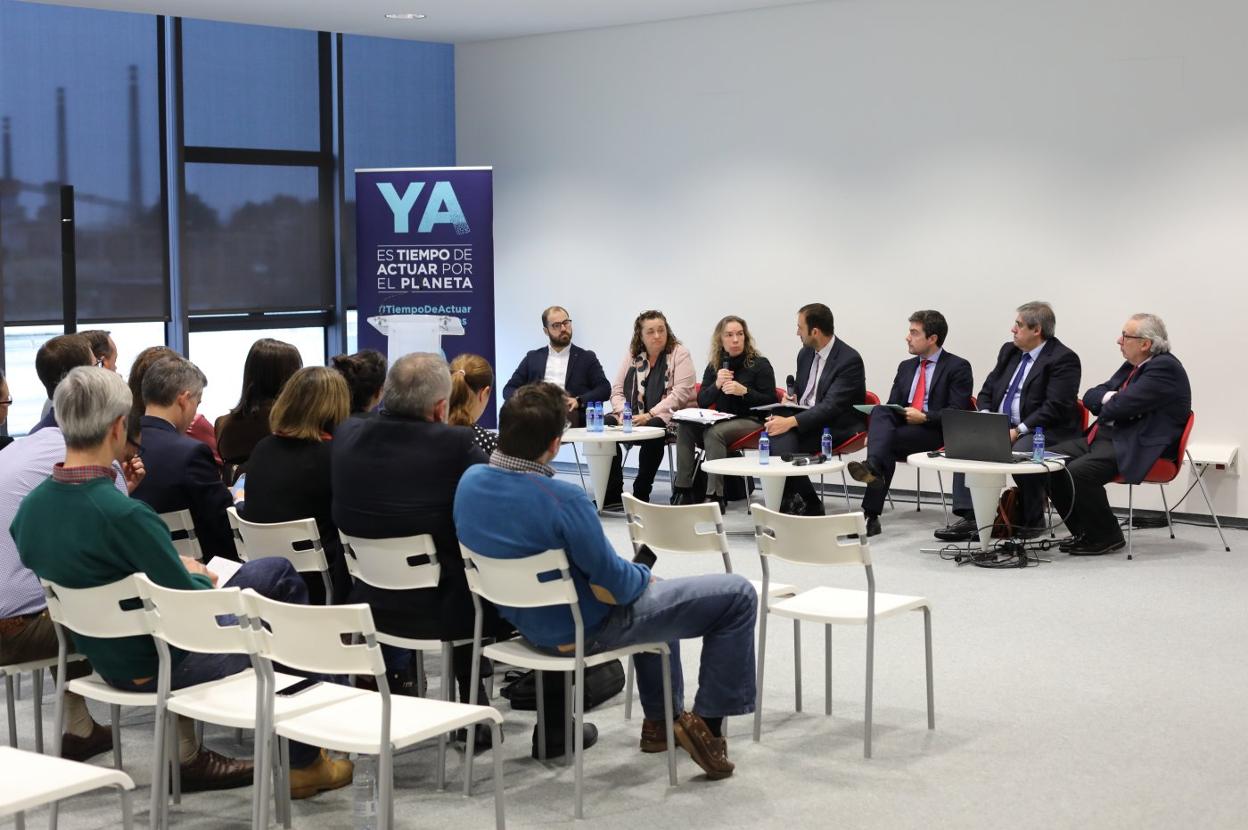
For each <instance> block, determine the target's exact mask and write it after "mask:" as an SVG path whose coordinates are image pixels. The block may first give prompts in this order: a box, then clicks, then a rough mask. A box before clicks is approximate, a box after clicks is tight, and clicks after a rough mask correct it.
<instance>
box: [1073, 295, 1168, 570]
mask: <svg viewBox="0 0 1248 830" xmlns="http://www.w3.org/2000/svg"><path fill="white" fill-rule="evenodd" d="M1118 346H1119V348H1120V349H1121V351H1122V356H1123V357H1124V358H1125V359H1126V362H1125V363H1123V364H1122V366H1121V367H1119V369H1118V371H1117V372H1114V376H1113V377H1111V378H1110V379H1109V380H1107V381H1105V382H1104V383H1102V384H1100V385H1099V386H1094V387H1092V388H1091V389H1089V390H1088V391H1087V392H1085V393H1084V395H1083V405H1084V406H1086V407H1087V408H1088V409H1089V410H1090V411H1091V412H1092V414H1093V415H1096V416H1097V421H1096V423H1095V424H1093V425H1092V428H1091V429H1090V430H1088V434H1087V435H1086V436H1080V437H1078V438H1074V439H1072V440H1069V441H1063V442H1061V443H1059V444H1056V445H1054V446H1053V448H1052V451H1053V452H1056V453H1061V454H1063V455H1067V456H1070V460H1069V461H1067V462H1066V472H1068V473H1069V474H1070V475H1069V476H1068V475H1066V472H1063V473H1054V474H1052V475H1050V476H1049V482H1050V486H1051V488H1052V495H1053V507H1054V509H1056V510H1057V511H1058V512H1059V513H1060V514H1061V516H1062V518H1063V519H1064V520H1065V522H1066V527H1067V528H1068V529H1069V530H1070V532H1071V534H1072V536H1071V538H1070V539H1069V540H1067V541H1066V542H1063V543H1061V545H1059V547H1060V548H1061V550H1063V551H1065V552H1066V553H1069V554H1071V555H1073V556H1100V555H1101V554H1106V553H1113V552H1114V551H1116V550H1120V549H1121V548H1122V547H1123V545H1124V544H1125V542H1124V541H1123V538H1122V528H1121V527H1119V526H1118V519H1117V518H1115V517H1114V513H1113V511H1112V510H1111V509H1110V506H1109V498H1108V497H1107V496H1106V494H1105V487H1104V485H1105V484H1107V483H1108V482H1110V481H1113V480H1114V478H1115V477H1117V476H1119V475H1121V476H1122V479H1123V481H1125V482H1126V483H1128V484H1139V483H1140V482H1141V481H1142V480H1143V479H1144V476H1146V475H1147V474H1148V471H1149V470H1150V469H1151V468H1152V466H1153V464H1154V463H1155V462H1156V461H1157V459H1159V458H1162V457H1173V456H1174V455H1175V454H1176V452H1177V450H1178V442H1179V438H1180V437H1182V435H1183V430H1184V428H1185V427H1186V426H1187V418H1188V415H1189V414H1190V413H1191V410H1192V387H1191V385H1190V384H1189V383H1188V380H1187V372H1186V371H1184V369H1183V364H1182V363H1180V362H1179V359H1178V358H1177V357H1175V356H1174V355H1172V354H1170V340H1169V338H1168V337H1167V336H1166V325H1165V323H1163V322H1162V321H1161V318H1160V317H1158V316H1156V315H1155V314H1134V315H1132V316H1131V318H1130V319H1128V320H1127V322H1126V324H1125V325H1123V327H1122V334H1121V336H1120V337H1119V338H1118ZM1072 482H1073V483H1072Z"/></svg>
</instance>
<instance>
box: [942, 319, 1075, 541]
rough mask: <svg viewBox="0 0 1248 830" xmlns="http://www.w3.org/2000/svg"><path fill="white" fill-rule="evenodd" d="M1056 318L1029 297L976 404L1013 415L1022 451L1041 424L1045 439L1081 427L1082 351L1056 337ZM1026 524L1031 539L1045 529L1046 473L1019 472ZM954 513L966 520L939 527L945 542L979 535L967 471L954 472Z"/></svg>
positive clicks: (1061, 437)
mask: <svg viewBox="0 0 1248 830" xmlns="http://www.w3.org/2000/svg"><path fill="white" fill-rule="evenodd" d="M1056 327H1057V317H1056V315H1054V313H1053V307H1052V306H1050V305H1049V304H1048V303H1043V302H1030V303H1026V304H1024V305H1021V306H1019V307H1018V309H1017V316H1016V317H1015V318H1014V327H1013V328H1012V329H1011V330H1010V331H1011V333H1012V334H1013V335H1014V338H1013V339H1012V340H1011V341H1010V342H1009V343H1006V344H1005V345H1003V346H1002V347H1001V351H1000V352H999V353H998V354H997V363H996V365H995V366H994V367H993V369H992V371H991V372H989V374H988V377H987V378H985V379H984V385H983V387H982V388H981V389H980V390H979V397H978V399H977V400H976V402H975V404H976V408H977V409H979V411H980V412H1001V413H1004V414H1005V415H1008V416H1009V418H1010V440H1011V442H1012V443H1013V445H1014V449H1015V450H1017V451H1019V452H1027V453H1030V452H1031V448H1032V441H1033V440H1034V439H1035V435H1036V429H1037V428H1042V429H1043V430H1044V440H1045V444H1046V445H1048V446H1052V445H1053V444H1056V443H1057V442H1059V441H1065V440H1067V439H1069V438H1074V437H1075V436H1077V435H1078V434H1079V433H1080V431H1081V426H1082V425H1081V422H1080V416H1079V407H1078V404H1077V399H1078V397H1079V378H1080V375H1081V373H1082V366H1081V364H1080V362H1079V355H1077V354H1075V353H1074V352H1073V351H1071V350H1070V349H1068V348H1067V347H1066V345H1065V344H1064V343H1062V341H1060V340H1058V339H1057V337H1055V336H1054V334H1053V332H1054V330H1055V328H1056ZM1015 484H1016V485H1017V486H1018V493H1019V502H1020V507H1021V510H1022V527H1020V528H1018V535H1019V536H1022V537H1025V538H1029V537H1032V536H1038V535H1040V534H1041V533H1043V532H1044V530H1045V520H1044V500H1045V494H1044V476H1018V477H1017V478H1016V479H1015ZM953 512H954V513H955V514H956V515H957V516H959V517H961V521H959V522H956V523H955V524H953V525H952V526H950V527H948V528H945V529H944V530H937V531H936V538H937V539H940V540H942V541H945V542H964V541H967V540H970V539H978V538H979V531H978V529H977V528H976V526H975V510H974V507H973V506H972V505H971V492H970V490H968V489H967V486H966V476H965V475H963V474H962V473H957V474H955V475H954V477H953Z"/></svg>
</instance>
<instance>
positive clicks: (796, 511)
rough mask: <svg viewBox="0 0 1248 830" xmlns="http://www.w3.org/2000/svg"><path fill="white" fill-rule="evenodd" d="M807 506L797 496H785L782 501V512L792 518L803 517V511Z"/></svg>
mask: <svg viewBox="0 0 1248 830" xmlns="http://www.w3.org/2000/svg"><path fill="white" fill-rule="evenodd" d="M805 506H806V503H805V502H804V501H803V500H802V497H801V496H799V495H796V494H794V495H792V496H785V497H784V498H783V499H781V500H780V512H781V513H787V514H788V515H790V516H800V515H802V510H803V508H805Z"/></svg>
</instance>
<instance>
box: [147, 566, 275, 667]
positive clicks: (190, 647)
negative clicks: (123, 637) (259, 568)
mask: <svg viewBox="0 0 1248 830" xmlns="http://www.w3.org/2000/svg"><path fill="white" fill-rule="evenodd" d="M134 583H135V587H136V588H137V589H138V592H139V596H140V597H141V598H142V599H143V607H144V609H145V610H146V611H147V622H148V628H149V630H150V631H151V633H152V636H153V637H158V638H160V639H162V640H164V641H165V642H166V643H169V645H171V646H176V647H177V648H180V649H184V650H186V651H197V652H200V653H201V654H250V653H251V652H252V651H253V650H254V648H255V646H254V645H253V644H252V636H251V626H250V625H249V624H248V621H247V609H246V608H245V607H244V606H243V592H242V591H241V590H239V589H238V588H215V589H213V590H201V591H182V590H177V589H175V588H165V587H164V586H161V585H157V584H156V583H155V582H152V581H151V580H150V579H148V578H147V575H146V574H135V575H134Z"/></svg>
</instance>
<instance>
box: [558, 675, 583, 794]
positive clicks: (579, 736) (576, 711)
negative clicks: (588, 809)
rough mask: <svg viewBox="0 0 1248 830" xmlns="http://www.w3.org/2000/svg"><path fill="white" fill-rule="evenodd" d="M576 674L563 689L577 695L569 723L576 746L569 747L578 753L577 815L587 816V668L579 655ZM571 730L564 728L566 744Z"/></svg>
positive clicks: (571, 702)
mask: <svg viewBox="0 0 1248 830" xmlns="http://www.w3.org/2000/svg"><path fill="white" fill-rule="evenodd" d="M575 674H576V680H577V682H576V683H573V682H572V674H571V673H568V674H566V675H565V676H566V677H567V680H565V681H564V685H563V689H564V692H565V693H566V694H568V695H569V696H571V695H573V694H575V695H576V697H575V698H571V697H570V698H569V700H570V705H571V707H572V720H573V723H572V724H569V726H570V727H571V730H575V732H576V746H575V748H574V749H572V748H571V747H569V749H572V751H573V752H574V753H575V755H576V760H575V761H574V763H575V766H576V773H575V775H576V784H575V787H576V817H577V818H585V732H584V729H585V668H584V666H583V664H581V661H580V658H579V657H578V659H577V666H576V672H575ZM571 730H569V729H566V728H565V730H564V733H563V734H564V744H565V746H566V745H567V740H568V737H569V732H570V731H571ZM565 751H566V750H565Z"/></svg>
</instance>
